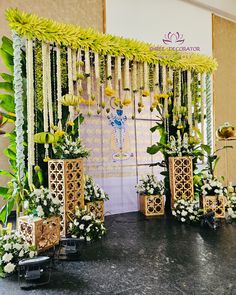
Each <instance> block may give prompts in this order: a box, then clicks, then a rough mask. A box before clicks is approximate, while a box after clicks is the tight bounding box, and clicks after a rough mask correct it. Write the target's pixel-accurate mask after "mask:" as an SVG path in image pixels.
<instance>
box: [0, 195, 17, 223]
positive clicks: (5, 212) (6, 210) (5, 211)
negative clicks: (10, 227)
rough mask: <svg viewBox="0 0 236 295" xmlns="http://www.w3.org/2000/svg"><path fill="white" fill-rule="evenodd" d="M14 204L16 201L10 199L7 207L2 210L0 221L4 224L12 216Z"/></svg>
mask: <svg viewBox="0 0 236 295" xmlns="http://www.w3.org/2000/svg"><path fill="white" fill-rule="evenodd" d="M14 203H15V200H14V199H10V200H9V201H8V202H7V204H6V205H4V206H3V207H2V208H1V210H0V221H2V223H4V224H5V223H6V222H7V219H8V216H9V215H10V213H11V211H12V209H13V207H14Z"/></svg>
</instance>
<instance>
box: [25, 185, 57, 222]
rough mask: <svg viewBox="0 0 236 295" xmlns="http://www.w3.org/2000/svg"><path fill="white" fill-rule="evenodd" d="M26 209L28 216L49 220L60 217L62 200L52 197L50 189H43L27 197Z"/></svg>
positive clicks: (36, 190)
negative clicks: (52, 217)
mask: <svg viewBox="0 0 236 295" xmlns="http://www.w3.org/2000/svg"><path fill="white" fill-rule="evenodd" d="M24 209H25V212H26V214H27V215H33V216H37V217H40V218H48V217H51V216H56V215H60V200H59V199H58V198H57V197H55V198H54V197H52V195H51V193H50V191H49V190H48V189H46V188H44V187H41V188H40V189H35V190H34V191H33V192H32V193H30V194H28V196H26V197H25V200H24Z"/></svg>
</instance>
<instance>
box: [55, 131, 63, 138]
mask: <svg viewBox="0 0 236 295" xmlns="http://www.w3.org/2000/svg"><path fill="white" fill-rule="evenodd" d="M64 134H65V131H63V130H57V131H56V132H55V135H56V136H59V137H61V136H63V135H64Z"/></svg>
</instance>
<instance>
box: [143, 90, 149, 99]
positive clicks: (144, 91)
mask: <svg viewBox="0 0 236 295" xmlns="http://www.w3.org/2000/svg"><path fill="white" fill-rule="evenodd" d="M149 95H150V91H149V90H147V89H144V90H143V92H142V96H145V97H146V96H149Z"/></svg>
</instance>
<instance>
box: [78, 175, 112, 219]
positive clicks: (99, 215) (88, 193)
mask: <svg viewBox="0 0 236 295" xmlns="http://www.w3.org/2000/svg"><path fill="white" fill-rule="evenodd" d="M108 199H109V197H108V195H107V193H105V192H104V190H103V189H102V188H101V187H100V186H99V185H98V184H96V183H95V181H94V180H93V178H92V176H90V175H85V176H84V200H85V205H86V206H87V209H88V211H89V212H91V213H93V214H94V216H95V218H96V219H99V220H100V221H102V222H103V221H104V201H106V200H108Z"/></svg>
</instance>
